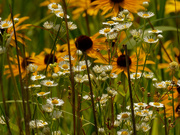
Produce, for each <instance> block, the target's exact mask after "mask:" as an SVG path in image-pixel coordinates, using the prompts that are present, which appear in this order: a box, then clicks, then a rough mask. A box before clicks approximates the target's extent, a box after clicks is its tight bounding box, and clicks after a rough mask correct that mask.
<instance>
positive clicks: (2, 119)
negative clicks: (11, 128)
mask: <svg viewBox="0 0 180 135" xmlns="http://www.w3.org/2000/svg"><path fill="white" fill-rule="evenodd" d="M0 124H1V125H5V124H6V122H5V118H4V116H3V115H2V116H1V117H0Z"/></svg>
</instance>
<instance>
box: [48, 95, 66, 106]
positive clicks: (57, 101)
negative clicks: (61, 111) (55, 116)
mask: <svg viewBox="0 0 180 135" xmlns="http://www.w3.org/2000/svg"><path fill="white" fill-rule="evenodd" d="M47 103H48V104H52V105H55V106H62V105H63V104H64V101H63V100H62V99H58V98H56V97H54V98H48V99H47Z"/></svg>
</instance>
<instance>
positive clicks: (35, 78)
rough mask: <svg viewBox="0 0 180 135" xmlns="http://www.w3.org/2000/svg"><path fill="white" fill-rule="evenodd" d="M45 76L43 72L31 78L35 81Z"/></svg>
mask: <svg viewBox="0 0 180 135" xmlns="http://www.w3.org/2000/svg"><path fill="white" fill-rule="evenodd" d="M44 78H46V76H45V75H42V74H40V75H33V76H31V80H33V81H36V80H41V79H44Z"/></svg>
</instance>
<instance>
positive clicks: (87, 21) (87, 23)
mask: <svg viewBox="0 0 180 135" xmlns="http://www.w3.org/2000/svg"><path fill="white" fill-rule="evenodd" d="M85 14H86V17H85V19H86V25H87V30H88V36H90V35H91V32H90V28H89V19H88V14H87V10H85Z"/></svg>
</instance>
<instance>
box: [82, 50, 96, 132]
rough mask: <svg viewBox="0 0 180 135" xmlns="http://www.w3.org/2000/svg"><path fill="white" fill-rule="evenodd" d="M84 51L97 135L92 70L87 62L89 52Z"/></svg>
mask: <svg viewBox="0 0 180 135" xmlns="http://www.w3.org/2000/svg"><path fill="white" fill-rule="evenodd" d="M84 53H85V61H86V67H87V74H88V80H89V87H90V94H91V103H92V108H93V116H94V124H95V131H96V135H98V128H97V121H96V112H95V106H94V98H93V90H92V85H91V78H90V72H89V67H88V62H87V54H86V52H84Z"/></svg>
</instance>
